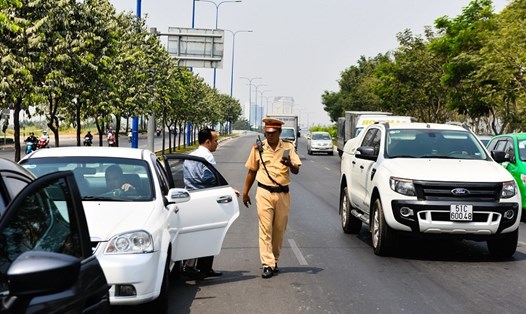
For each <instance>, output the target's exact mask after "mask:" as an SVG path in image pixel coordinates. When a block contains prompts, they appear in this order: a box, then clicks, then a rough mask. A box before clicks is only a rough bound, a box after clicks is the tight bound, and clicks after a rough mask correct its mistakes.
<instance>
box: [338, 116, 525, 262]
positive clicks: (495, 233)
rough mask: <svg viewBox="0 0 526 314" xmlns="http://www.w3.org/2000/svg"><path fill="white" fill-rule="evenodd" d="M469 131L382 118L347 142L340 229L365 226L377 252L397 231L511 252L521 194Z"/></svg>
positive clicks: (388, 247)
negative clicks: (392, 121) (467, 242)
mask: <svg viewBox="0 0 526 314" xmlns="http://www.w3.org/2000/svg"><path fill="white" fill-rule="evenodd" d="M504 159H505V157H504V154H503V153H502V152H497V151H495V152H491V153H489V152H488V151H487V150H486V149H485V148H484V146H483V145H482V144H481V142H480V141H479V140H478V138H477V137H476V136H475V135H474V134H473V133H472V132H471V131H470V130H469V129H467V128H463V127H461V126H454V125H446V124H428V123H400V124H389V123H379V124H373V125H369V126H368V127H366V128H365V129H364V130H363V131H362V132H361V133H360V135H359V136H358V137H356V138H354V139H352V140H350V141H348V142H347V144H346V145H345V147H344V151H343V155H342V161H341V179H340V208H339V213H340V215H341V223H342V228H343V231H344V232H346V233H354V234H357V233H359V232H360V231H361V229H362V223H365V224H367V225H368V226H369V231H370V232H371V235H372V246H373V249H374V252H375V254H377V255H390V254H392V253H394V251H395V250H396V249H397V247H398V246H399V244H400V243H399V241H398V240H399V235H400V234H401V233H411V234H413V235H418V236H427V235H430V236H439V237H455V238H461V239H471V240H477V241H487V245H488V249H489V251H490V254H492V255H493V256H497V257H510V256H512V255H513V254H514V253H515V250H516V248H517V241H518V228H519V223H520V220H521V210H520V209H521V196H520V192H519V190H518V188H517V186H516V183H515V181H514V180H513V177H511V175H510V174H509V173H508V172H507V171H506V170H505V169H504V168H502V167H501V166H500V165H499V164H498V163H497V162H501V161H503V160H504ZM495 161H497V162H495Z"/></svg>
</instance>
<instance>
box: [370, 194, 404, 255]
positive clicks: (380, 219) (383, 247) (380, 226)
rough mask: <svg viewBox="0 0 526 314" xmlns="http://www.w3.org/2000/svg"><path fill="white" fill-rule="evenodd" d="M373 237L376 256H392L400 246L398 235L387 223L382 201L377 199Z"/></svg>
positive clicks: (372, 225) (374, 208) (372, 228)
mask: <svg viewBox="0 0 526 314" xmlns="http://www.w3.org/2000/svg"><path fill="white" fill-rule="evenodd" d="M372 218H373V219H372V222H371V237H372V242H373V249H374V254H376V255H380V256H386V255H389V254H392V253H393V252H394V250H395V249H396V247H397V246H398V234H396V232H395V231H394V230H393V229H391V227H389V226H388V225H387V223H386V222H385V217H384V210H383V207H382V201H381V200H380V198H377V199H376V200H375V201H374V203H373V217H372Z"/></svg>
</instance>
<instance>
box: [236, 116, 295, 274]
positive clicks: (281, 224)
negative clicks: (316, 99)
mask: <svg viewBox="0 0 526 314" xmlns="http://www.w3.org/2000/svg"><path fill="white" fill-rule="evenodd" d="M263 123H265V138H266V139H265V140H264V141H263V142H261V141H258V142H257V144H256V145H254V147H253V149H251V151H250V155H249V156H248V160H247V162H246V163H245V167H246V168H248V173H247V177H246V180H245V186H244V189H243V204H245V206H246V207H248V205H249V204H252V203H251V201H250V196H249V195H248V192H249V191H250V188H251V187H252V184H253V183H254V180H257V182H258V188H257V191H256V207H257V211H258V220H259V255H260V259H261V264H262V265H263V274H262V275H261V277H263V278H270V277H272V276H273V275H274V274H275V273H277V272H278V264H277V262H278V259H279V255H280V251H281V245H282V242H283V236H284V233H285V229H286V227H287V221H288V217H289V207H290V193H289V184H290V177H289V170H290V172H292V173H293V174H298V172H299V169H300V166H301V161H300V158H299V156H298V155H297V154H296V151H295V149H294V144H293V143H291V142H287V141H283V140H281V139H280V134H281V126H282V125H283V121H281V120H279V119H274V118H268V117H267V118H265V119H263Z"/></svg>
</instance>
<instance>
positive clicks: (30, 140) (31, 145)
mask: <svg viewBox="0 0 526 314" xmlns="http://www.w3.org/2000/svg"><path fill="white" fill-rule="evenodd" d="M24 142H25V143H26V145H28V147H27V148H26V153H30V152H32V151H34V150H36V148H37V142H38V138H37V137H36V136H35V133H33V132H30V133H29V136H28V137H27V138H26V139H25V140H24Z"/></svg>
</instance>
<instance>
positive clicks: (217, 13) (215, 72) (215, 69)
mask: <svg viewBox="0 0 526 314" xmlns="http://www.w3.org/2000/svg"><path fill="white" fill-rule="evenodd" d="M195 1H199V2H208V3H212V4H213V5H215V7H216V28H215V29H217V25H218V24H217V22H218V18H219V7H220V6H221V5H222V4H223V3H234V2H241V0H227V1H221V2H218V3H216V2H214V1H210V0H194V5H195ZM216 76H217V67H216V65H215V63H214V83H213V84H214V85H213V87H214V88H216Z"/></svg>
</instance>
